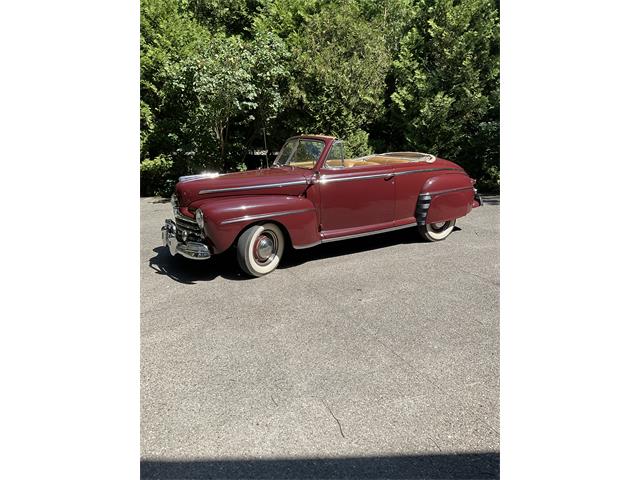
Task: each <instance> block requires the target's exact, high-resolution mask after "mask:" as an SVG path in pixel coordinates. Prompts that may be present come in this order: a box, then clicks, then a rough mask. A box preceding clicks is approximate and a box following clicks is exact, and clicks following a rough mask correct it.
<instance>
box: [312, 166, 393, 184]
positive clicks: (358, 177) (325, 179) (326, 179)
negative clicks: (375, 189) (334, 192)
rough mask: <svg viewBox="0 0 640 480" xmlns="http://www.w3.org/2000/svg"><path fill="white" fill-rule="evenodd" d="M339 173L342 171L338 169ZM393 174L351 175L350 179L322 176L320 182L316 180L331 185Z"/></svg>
mask: <svg viewBox="0 0 640 480" xmlns="http://www.w3.org/2000/svg"><path fill="white" fill-rule="evenodd" d="M340 170H341V171H344V170H342V169H340ZM392 173H393V172H387V173H372V174H371V175H353V176H351V177H343V176H336V175H334V176H326V175H323V176H321V177H320V180H318V183H320V184H323V183H331V182H348V181H350V180H367V179H369V178H382V177H388V176H389V175H390V174H392Z"/></svg>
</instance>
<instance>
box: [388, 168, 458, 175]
mask: <svg viewBox="0 0 640 480" xmlns="http://www.w3.org/2000/svg"><path fill="white" fill-rule="evenodd" d="M445 170H453V171H455V172H460V173H463V172H464V170H462V169H460V168H421V169H420V170H407V171H404V172H396V175H409V174H411V173H424V172H442V171H445Z"/></svg>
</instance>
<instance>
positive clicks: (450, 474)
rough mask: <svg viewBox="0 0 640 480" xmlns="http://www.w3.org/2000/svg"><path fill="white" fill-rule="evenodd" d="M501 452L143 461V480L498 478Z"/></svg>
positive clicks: (141, 466) (141, 475)
mask: <svg viewBox="0 0 640 480" xmlns="http://www.w3.org/2000/svg"><path fill="white" fill-rule="evenodd" d="M499 476H500V453H499V452H483V453H461V454H433V455H398V456H376V457H345V458H308V459H307V458H296V459H272V460H270V459H247V460H193V461H189V460H185V461H176V460H142V461H141V462H140V478H142V479H147V478H149V479H151V478H154V479H161V480H169V479H172V480H177V479H204V478H208V479H222V478H225V479H240V478H278V479H293V478H296V479H308V478H323V479H338V478H354V479H378V478H388V479H413V478H422V479H454V478H455V479H483V478H499Z"/></svg>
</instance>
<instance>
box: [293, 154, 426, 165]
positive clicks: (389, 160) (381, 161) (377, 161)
mask: <svg viewBox="0 0 640 480" xmlns="http://www.w3.org/2000/svg"><path fill="white" fill-rule="evenodd" d="M416 161H417V160H414V159H409V158H393V157H386V156H382V155H371V156H367V157H363V158H345V160H344V167H345V168H353V167H366V166H371V165H397V164H401V163H412V162H416ZM289 165H291V166H293V167H302V168H313V166H314V165H315V162H291V163H289ZM325 166H327V167H332V168H340V167H342V166H343V165H342V162H341V161H340V160H327V161H326V162H325Z"/></svg>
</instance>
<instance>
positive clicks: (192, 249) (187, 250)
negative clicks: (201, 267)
mask: <svg viewBox="0 0 640 480" xmlns="http://www.w3.org/2000/svg"><path fill="white" fill-rule="evenodd" d="M176 232H177V229H176V224H175V222H174V221H173V220H169V219H166V220H165V221H164V225H163V226H162V243H163V244H164V246H165V247H169V252H171V255H174V256H175V255H176V254H179V255H182V256H183V257H187V258H191V259H192V260H207V259H209V258H211V252H210V251H209V247H208V246H206V245H205V244H204V243H200V242H181V241H179V240H178V238H177V236H176Z"/></svg>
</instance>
